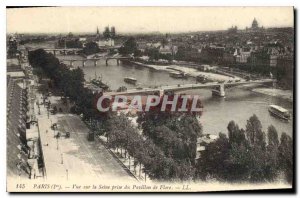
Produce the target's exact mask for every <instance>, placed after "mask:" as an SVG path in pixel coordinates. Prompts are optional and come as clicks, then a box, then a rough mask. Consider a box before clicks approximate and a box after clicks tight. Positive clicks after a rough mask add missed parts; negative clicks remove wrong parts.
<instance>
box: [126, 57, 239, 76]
mask: <svg viewBox="0 0 300 198" xmlns="http://www.w3.org/2000/svg"><path fill="white" fill-rule="evenodd" d="M130 62H131V63H132V64H134V65H136V66H140V67H147V68H150V69H153V70H157V71H166V72H169V73H171V72H174V70H175V71H179V72H183V73H186V74H187V75H188V76H190V77H194V78H196V77H197V76H200V75H201V76H205V77H206V78H207V79H208V80H211V81H228V80H232V77H229V76H225V75H221V74H215V73H208V72H202V71H199V70H197V69H195V68H191V67H186V66H179V65H150V64H144V63H141V62H137V61H130ZM235 79H240V78H239V77H236V78H235Z"/></svg>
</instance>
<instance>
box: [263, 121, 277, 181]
mask: <svg viewBox="0 0 300 198" xmlns="http://www.w3.org/2000/svg"><path fill="white" fill-rule="evenodd" d="M278 146H279V140H278V133H277V130H276V129H275V127H274V126H273V125H270V126H269V127H268V145H267V151H266V152H267V154H266V167H265V176H266V178H267V180H269V181H272V180H275V179H276V178H277V176H278V174H279V161H278V160H279V159H278Z"/></svg>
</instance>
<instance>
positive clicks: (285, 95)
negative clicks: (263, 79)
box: [252, 88, 293, 102]
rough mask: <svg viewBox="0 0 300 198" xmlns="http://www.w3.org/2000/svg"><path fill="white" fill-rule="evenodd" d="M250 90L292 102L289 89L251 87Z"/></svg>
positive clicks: (291, 94) (291, 93)
mask: <svg viewBox="0 0 300 198" xmlns="http://www.w3.org/2000/svg"><path fill="white" fill-rule="evenodd" d="M252 91H254V92H257V93H261V94H265V95H268V96H273V97H278V98H282V99H286V100H288V101H289V102H293V92H292V91H290V90H282V89H273V88H256V89H252Z"/></svg>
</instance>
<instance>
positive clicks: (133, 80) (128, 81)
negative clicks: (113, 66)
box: [124, 77, 137, 85]
mask: <svg viewBox="0 0 300 198" xmlns="http://www.w3.org/2000/svg"><path fill="white" fill-rule="evenodd" d="M124 81H125V82H126V83H129V84H134V85H135V84H136V82H137V80H136V79H135V78H130V77H125V78H124Z"/></svg>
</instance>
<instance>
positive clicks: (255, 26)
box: [251, 18, 258, 29]
mask: <svg viewBox="0 0 300 198" xmlns="http://www.w3.org/2000/svg"><path fill="white" fill-rule="evenodd" d="M251 27H252V29H257V28H258V22H257V20H256V18H254V19H253V22H252V26H251Z"/></svg>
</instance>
